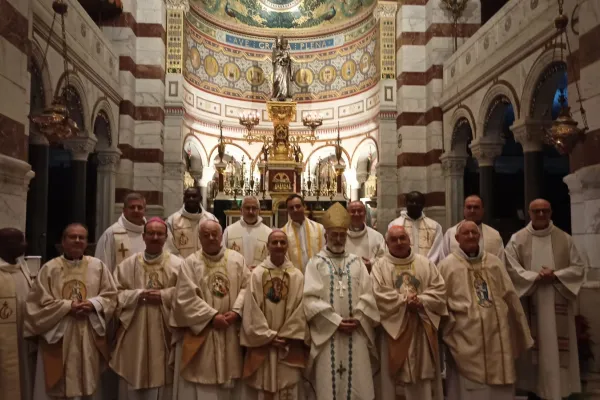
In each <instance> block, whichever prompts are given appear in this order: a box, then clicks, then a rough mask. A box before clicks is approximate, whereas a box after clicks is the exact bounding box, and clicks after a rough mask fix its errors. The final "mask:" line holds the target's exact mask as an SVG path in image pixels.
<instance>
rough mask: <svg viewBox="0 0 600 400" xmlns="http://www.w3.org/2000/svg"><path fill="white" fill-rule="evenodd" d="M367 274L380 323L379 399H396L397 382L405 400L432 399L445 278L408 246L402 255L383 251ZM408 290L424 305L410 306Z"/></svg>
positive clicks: (444, 301)
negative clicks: (411, 307) (412, 307)
mask: <svg viewBox="0 0 600 400" xmlns="http://www.w3.org/2000/svg"><path fill="white" fill-rule="evenodd" d="M371 276H372V278H373V292H374V293H375V300H376V301H377V308H378V309H379V313H380V314H381V325H382V327H383V335H382V338H381V359H380V360H381V395H382V399H383V400H388V399H389V400H395V398H396V385H399V386H401V388H400V389H401V390H400V392H402V391H404V392H405V393H404V396H405V397H406V400H420V399H422V400H428V399H429V400H430V399H431V398H432V390H433V388H434V387H437V386H438V385H437V380H439V379H441V377H440V376H439V375H437V376H436V364H437V363H439V359H438V358H439V349H438V335H437V332H438V327H439V323H440V319H441V317H442V316H445V315H447V310H446V291H445V286H444V280H443V279H442V277H441V275H440V273H439V271H438V269H437V268H435V265H433V263H432V262H431V261H429V259H427V258H426V257H424V256H421V255H419V254H414V253H412V252H411V254H410V255H409V256H408V257H407V258H404V259H402V258H396V257H394V256H392V255H391V254H390V253H389V252H387V251H386V254H385V256H384V257H383V258H382V259H380V260H379V261H378V262H377V263H376V264H375V266H374V267H373V271H372V273H371ZM409 293H413V294H416V295H417V298H418V299H419V301H420V302H421V304H423V309H422V310H420V311H412V310H410V309H409V308H408V306H407V296H408V295H409ZM433 381H436V382H433ZM432 383H433V384H432ZM403 389H404V390H403ZM440 398H442V397H440Z"/></svg>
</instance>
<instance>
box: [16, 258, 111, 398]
mask: <svg viewBox="0 0 600 400" xmlns="http://www.w3.org/2000/svg"><path fill="white" fill-rule="evenodd" d="M85 300H88V301H90V302H91V303H92V305H93V306H94V311H93V312H92V313H90V314H89V315H88V316H87V317H83V318H77V317H75V316H73V315H71V313H70V312H71V303H72V302H73V301H85ZM116 303H117V290H116V287H115V283H114V280H113V278H112V275H111V274H110V271H109V270H108V268H107V267H106V266H105V265H104V263H102V261H100V260H98V259H97V258H94V257H88V256H84V257H83V258H82V259H81V260H75V261H72V260H67V259H66V258H64V257H62V256H61V257H57V258H54V259H52V260H50V261H49V262H48V263H46V264H45V265H44V266H42V268H41V269H40V271H39V273H38V276H37V279H36V280H35V282H34V285H33V288H32V290H31V292H30V293H29V295H28V297H27V303H26V306H25V323H24V331H25V337H35V336H37V337H39V339H40V340H39V346H40V347H39V349H38V357H37V367H36V382H35V386H34V399H35V400H46V399H53V400H56V399H65V398H66V399H71V398H76V399H79V398H91V397H92V396H95V397H98V396H99V392H100V391H99V390H97V389H99V386H100V373H101V372H102V370H103V369H104V367H105V366H106V362H107V360H108V345H107V343H106V338H105V335H106V322H107V321H108V320H109V319H110V318H111V317H112V314H113V311H114V309H115V306H116Z"/></svg>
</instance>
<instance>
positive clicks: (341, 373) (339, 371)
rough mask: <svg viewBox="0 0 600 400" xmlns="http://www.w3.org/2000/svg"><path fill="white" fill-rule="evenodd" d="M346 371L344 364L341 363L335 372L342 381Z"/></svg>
mask: <svg viewBox="0 0 600 400" xmlns="http://www.w3.org/2000/svg"><path fill="white" fill-rule="evenodd" d="M346 371H347V369H346V368H344V364H342V362H341V361H340V366H339V367H338V369H336V370H335V372H336V373H337V374H338V375H339V376H340V379H342V375H344V374H345V373H346Z"/></svg>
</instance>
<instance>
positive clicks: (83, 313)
mask: <svg viewBox="0 0 600 400" xmlns="http://www.w3.org/2000/svg"><path fill="white" fill-rule="evenodd" d="M94 310H95V308H94V305H93V304H92V303H91V302H90V301H89V300H84V301H73V302H71V315H72V316H74V317H75V318H87V316H88V314H90V313H91V312H93V311H94Z"/></svg>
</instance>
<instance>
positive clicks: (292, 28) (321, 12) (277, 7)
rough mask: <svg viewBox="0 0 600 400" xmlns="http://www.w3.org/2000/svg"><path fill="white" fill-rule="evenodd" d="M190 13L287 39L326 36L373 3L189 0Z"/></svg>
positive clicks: (371, 0)
mask: <svg viewBox="0 0 600 400" xmlns="http://www.w3.org/2000/svg"><path fill="white" fill-rule="evenodd" d="M190 3H191V7H192V10H194V11H195V12H196V13H197V14H199V15H201V16H202V17H204V18H206V19H207V20H209V21H215V22H216V23H218V24H219V25H221V26H226V27H227V28H231V29H233V30H236V31H243V32H248V33H254V34H260V35H265V34H266V35H271V34H273V35H274V32H279V33H281V30H283V29H286V30H289V32H285V33H284V34H285V35H287V36H306V35H307V34H317V33H324V32H327V33H330V32H332V31H338V30H340V29H344V28H347V27H349V26H352V25H354V24H356V23H358V22H360V21H361V20H363V19H365V18H366V17H367V16H369V15H370V14H371V13H372V10H373V7H374V6H375V3H376V2H375V0H192V1H191V2H190Z"/></svg>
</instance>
